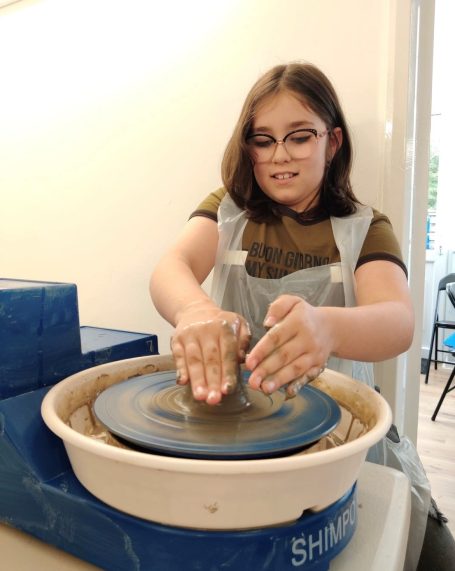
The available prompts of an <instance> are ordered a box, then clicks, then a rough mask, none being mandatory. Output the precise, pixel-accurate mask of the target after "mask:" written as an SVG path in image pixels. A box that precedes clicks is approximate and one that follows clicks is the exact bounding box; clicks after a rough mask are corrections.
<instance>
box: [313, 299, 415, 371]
mask: <svg viewBox="0 0 455 571" xmlns="http://www.w3.org/2000/svg"><path fill="white" fill-rule="evenodd" d="M317 311H318V312H321V317H322V318H323V322H324V323H325V326H326V327H327V334H328V338H329V340H330V341H329V342H330V344H331V346H332V350H331V352H332V354H334V355H337V356H339V357H342V358H345V359H353V360H361V361H373V362H377V361H383V360H385V359H390V358H392V357H395V356H397V355H399V354H400V353H403V352H404V351H406V350H407V349H408V348H409V346H410V344H411V342H412V337H413V330H414V315H413V311H412V308H411V307H410V306H409V305H408V304H406V303H404V302H401V301H383V302H378V303H373V304H370V305H364V306H358V307H349V308H339V307H320V308H317Z"/></svg>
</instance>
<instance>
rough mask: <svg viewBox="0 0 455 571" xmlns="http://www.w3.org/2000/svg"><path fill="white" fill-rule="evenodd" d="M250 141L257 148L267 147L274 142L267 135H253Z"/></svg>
mask: <svg viewBox="0 0 455 571" xmlns="http://www.w3.org/2000/svg"><path fill="white" fill-rule="evenodd" d="M251 143H252V144H253V146H255V147H257V148H259V149H268V148H269V147H271V146H272V145H273V144H274V141H272V139H269V138H268V137H253V139H251Z"/></svg>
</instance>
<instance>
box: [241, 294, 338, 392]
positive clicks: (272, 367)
mask: <svg viewBox="0 0 455 571" xmlns="http://www.w3.org/2000/svg"><path fill="white" fill-rule="evenodd" d="M323 310H324V308H318V307H313V306H311V305H310V304H308V303H307V302H305V301H304V300H303V299H302V298H300V297H297V296H294V295H282V296H280V297H278V298H277V299H276V300H275V301H274V302H273V303H271V304H270V306H269V309H268V311H267V315H266V317H265V320H264V326H265V327H267V328H268V332H267V333H266V334H265V335H264V337H262V339H261V340H260V341H259V342H258V343H257V344H256V346H255V347H254V348H253V350H252V351H251V353H250V354H249V355H247V357H246V361H245V364H246V367H247V369H250V370H251V371H252V373H251V376H250V379H249V384H250V386H251V387H252V388H254V389H262V390H263V391H264V392H265V393H267V394H269V393H272V392H273V391H275V390H277V389H279V388H280V387H282V386H283V385H288V386H287V394H288V396H295V394H296V392H297V390H298V389H299V388H300V386H302V385H304V384H306V383H307V382H309V381H311V380H313V379H315V378H316V377H317V376H318V375H319V374H320V373H321V372H322V370H323V369H324V367H325V365H326V363H327V359H328V358H329V355H330V353H331V348H332V343H331V334H330V327H329V324H328V322H327V319H325V317H324V311H323ZM288 383H291V384H290V385H289V384H288Z"/></svg>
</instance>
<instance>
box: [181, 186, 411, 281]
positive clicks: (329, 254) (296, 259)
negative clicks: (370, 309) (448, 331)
mask: <svg viewBox="0 0 455 571" xmlns="http://www.w3.org/2000/svg"><path fill="white" fill-rule="evenodd" d="M225 194H226V190H225V189H224V188H220V189H218V190H217V191H215V192H212V193H211V194H210V195H209V196H208V197H207V198H206V199H205V200H203V201H202V202H201V204H200V205H199V206H198V208H197V209H196V210H195V211H194V212H193V213H192V214H191V216H190V218H192V217H193V216H205V217H207V218H211V219H212V220H215V221H217V212H218V207H219V205H220V202H221V200H222V199H223V197H224V195H225ZM281 215H282V216H281V220H278V221H276V222H273V223H270V222H253V221H252V220H248V222H247V224H246V226H245V230H244V232H243V238H242V249H243V250H244V251H247V252H248V254H247V258H246V262H245V267H246V270H247V272H248V273H249V274H250V275H252V276H254V277H258V278H281V277H283V276H285V275H287V274H290V273H292V272H295V271H297V270H302V269H307V268H313V267H316V266H324V265H327V264H333V263H336V262H339V261H340V253H339V251H338V248H337V246H336V243H335V239H334V236H333V231H332V225H331V222H330V217H329V216H327V215H321V216H319V217H312V218H311V219H305V217H304V216H302V215H300V214H298V213H296V212H295V211H294V210H291V209H290V208H288V207H286V206H282V207H281ZM373 260H388V261H390V262H394V263H395V264H398V265H399V266H400V267H401V268H402V269H403V271H404V272H405V274H407V270H406V266H405V264H404V263H403V259H402V255H401V251H400V246H399V244H398V241H397V239H396V237H395V234H394V233H393V229H392V225H391V223H390V221H389V219H388V218H387V216H385V215H384V214H381V213H380V212H378V211H377V210H374V209H373V219H372V221H371V224H370V228H369V230H368V233H367V236H366V238H365V241H364V243H363V246H362V249H361V251H360V255H359V259H358V261H357V268H358V267H359V266H361V265H362V264H365V263H366V262H371V261H373Z"/></svg>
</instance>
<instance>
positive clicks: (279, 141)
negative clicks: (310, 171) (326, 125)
mask: <svg viewBox="0 0 455 571" xmlns="http://www.w3.org/2000/svg"><path fill="white" fill-rule="evenodd" d="M302 131H305V132H307V133H311V134H312V135H314V137H315V138H316V141H318V139H322V137H325V136H326V135H329V134H330V133H331V130H330V129H326V130H325V131H320V132H318V131H317V129H311V128H309V127H306V128H303V129H295V130H294V131H290V132H289V133H287V134H286V135H285V136H284V137H283V138H282V139H275V137H273V136H272V135H269V134H268V133H254V135H248V137H246V138H245V142H246V143H247V144H248V141H249V140H250V139H254V137H259V136H260V137H267V138H269V139H270V140H271V141H273V143H274V144H275V145H276V147H275V148H274V149H273V152H272V154H271V155H270V159H271V158H272V157H273V155H274V154H275V153H276V150H277V148H278V145H284V146H285V149H286V152H287V153H288V155H289V156H292V155H291V153H290V152H289V151H288V149H287V148H286V139H287V138H288V137H290V136H291V135H294V134H295V133H300V132H302ZM270 159H268V160H270Z"/></svg>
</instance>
